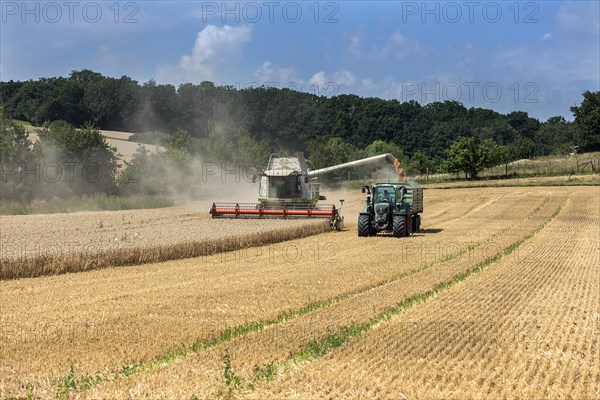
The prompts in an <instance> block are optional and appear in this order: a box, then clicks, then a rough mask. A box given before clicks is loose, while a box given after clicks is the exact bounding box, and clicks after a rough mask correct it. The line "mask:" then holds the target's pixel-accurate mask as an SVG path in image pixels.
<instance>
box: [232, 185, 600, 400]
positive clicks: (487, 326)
mask: <svg viewBox="0 0 600 400" xmlns="http://www.w3.org/2000/svg"><path fill="white" fill-rule="evenodd" d="M597 200H598V196H597V195H596V198H595V199H594V198H590V197H583V196H581V197H580V195H578V194H576V195H575V196H574V197H573V198H572V200H571V201H570V202H569V203H568V204H567V205H566V207H565V208H564V210H563V212H561V213H560V214H559V215H557V216H556V217H555V218H554V220H553V221H552V224H551V225H549V226H548V227H547V228H546V229H544V230H542V231H540V232H538V233H537V234H536V235H535V237H532V238H531V239H532V240H531V241H529V242H528V243H525V246H527V247H529V249H530V250H529V251H528V253H527V257H522V258H519V259H513V258H512V257H504V258H502V259H500V260H497V263H495V264H494V268H490V269H488V270H486V271H485V273H482V274H479V275H477V276H473V278H472V279H469V280H466V281H464V282H462V283H460V284H459V285H455V286H454V287H453V288H452V289H451V290H448V291H446V292H445V293H442V294H440V295H439V296H437V297H435V298H433V299H432V300H431V301H428V302H427V303H425V304H423V305H422V306H420V307H417V308H415V309H414V310H413V311H412V312H411V313H406V314H403V315H399V316H398V317H395V318H393V319H392V320H391V321H390V322H389V323H387V324H384V325H381V326H380V327H379V329H374V330H372V331H371V332H368V333H367V334H365V335H364V336H362V337H360V338H358V339H357V340H353V341H352V342H350V344H349V345H348V346H346V347H343V348H340V349H339V350H338V351H335V352H333V353H332V354H330V355H328V356H325V357H323V358H321V359H319V360H317V361H316V362H314V363H312V364H310V365H308V366H307V367H305V368H297V369H295V370H294V371H293V372H291V373H290V374H289V375H287V376H285V377H284V378H283V379H278V380H275V381H273V382H270V383H266V384H264V385H263V386H261V387H260V388H259V389H258V390H255V391H254V392H252V393H250V394H247V395H245V396H244V397H245V398H261V399H269V398H277V399H281V398H311V399H320V398H344V397H354V398H356V397H360V398H365V397H379V398H411V399H412V398H427V399H438V398H439V399H441V398H443V399H446V398H532V399H533V398H535V399H537V398H581V399H583V398H586V399H587V398H589V399H591V398H598V396H599V395H600V381H599V380H598V376H599V375H600V367H599V366H600V363H599V359H600V357H599V354H600V353H599V352H600V339H599V337H598V335H597V332H598V329H600V319H599V314H598V304H599V302H600V292H599V291H598V287H599V285H600V271H599V270H598V267H597V266H598V263H600V249H599V248H598V240H599V239H600V234H599V232H600V224H599V221H600V218H599V216H600V215H599V214H600V213H599V212H598V211H599V210H598V207H597V205H596V204H594V203H595V202H597ZM557 243H560V245H557ZM522 247H523V246H522Z"/></svg>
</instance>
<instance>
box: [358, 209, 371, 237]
mask: <svg viewBox="0 0 600 400" xmlns="http://www.w3.org/2000/svg"><path fill="white" fill-rule="evenodd" d="M370 233H371V218H370V217H369V216H368V215H363V214H361V215H359V216H358V236H361V237H364V236H370Z"/></svg>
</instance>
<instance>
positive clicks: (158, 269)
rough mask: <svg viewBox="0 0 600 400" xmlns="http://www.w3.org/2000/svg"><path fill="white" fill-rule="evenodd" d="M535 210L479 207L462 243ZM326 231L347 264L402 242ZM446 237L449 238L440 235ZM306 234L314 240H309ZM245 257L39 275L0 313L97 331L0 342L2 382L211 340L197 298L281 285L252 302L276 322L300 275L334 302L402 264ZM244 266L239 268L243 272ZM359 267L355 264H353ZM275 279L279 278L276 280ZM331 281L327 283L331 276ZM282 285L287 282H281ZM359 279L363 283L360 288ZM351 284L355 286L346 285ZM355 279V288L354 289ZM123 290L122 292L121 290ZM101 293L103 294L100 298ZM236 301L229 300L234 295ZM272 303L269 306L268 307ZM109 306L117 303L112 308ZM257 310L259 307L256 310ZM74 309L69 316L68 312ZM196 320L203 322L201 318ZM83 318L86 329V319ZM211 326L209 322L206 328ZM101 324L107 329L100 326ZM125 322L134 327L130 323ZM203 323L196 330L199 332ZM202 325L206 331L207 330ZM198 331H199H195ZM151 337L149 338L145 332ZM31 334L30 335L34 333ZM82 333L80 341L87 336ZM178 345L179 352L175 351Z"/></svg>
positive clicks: (59, 376)
mask: <svg viewBox="0 0 600 400" xmlns="http://www.w3.org/2000/svg"><path fill="white" fill-rule="evenodd" d="M544 196H545V193H539V194H536V195H535V198H536V199H539V202H540V203H541V202H543V199H544ZM530 197H531V196H530ZM535 207H536V206H535V205H530V204H527V203H523V202H521V203H520V204H519V205H518V206H517V207H515V206H514V205H513V204H512V203H511V201H509V200H506V201H504V200H503V202H502V204H499V205H498V206H497V207H495V208H491V209H487V210H486V211H485V212H482V215H481V218H485V219H489V220H490V221H493V224H492V225H493V226H494V228H492V227H491V226H492V225H490V227H489V230H488V231H483V230H481V231H473V232H474V233H473V234H472V235H471V236H470V240H465V246H467V245H470V244H473V243H476V242H475V241H474V240H475V239H477V238H478V237H479V236H481V237H482V238H483V239H485V238H486V237H489V232H494V230H497V231H500V230H502V229H503V228H505V227H506V226H510V225H511V224H512V223H514V220H515V219H517V220H518V219H520V218H524V217H525V216H526V215H527V214H528V213H530V212H531V211H532V209H534V208H535ZM508 210H513V213H512V215H511V216H512V219H507V218H505V217H503V215H506V214H507V211H508ZM433 222H434V221H433ZM477 224H479V219H478V218H473V220H472V221H470V220H469V219H466V220H465V222H464V223H463V224H461V225H460V227H459V228H460V229H461V230H465V229H467V230H473V229H475V228H476V225H477ZM457 227H458V226H457ZM496 227H497V228H496ZM453 229H457V228H453ZM327 235H329V234H326V236H325V237H327ZM330 236H335V238H336V241H339V243H340V247H342V248H345V249H347V250H346V252H345V253H344V254H343V255H344V260H346V259H347V260H353V259H356V258H357V255H358V254H362V253H364V251H365V250H367V249H369V251H370V250H373V251H378V252H380V253H381V254H384V255H386V254H388V253H389V252H390V251H393V250H394V249H393V247H390V244H391V243H398V240H397V239H395V238H387V237H382V238H373V239H374V240H372V241H368V242H365V241H361V242H360V244H359V246H358V247H357V244H358V243H357V238H356V236H355V234H354V232H342V233H339V234H338V233H332V234H330ZM455 236H456V232H454V231H453V230H452V229H451V228H448V229H447V230H445V233H444V232H442V233H439V234H436V235H424V236H415V237H414V238H413V240H412V242H411V243H423V244H424V245H426V244H427V243H430V245H428V246H431V244H433V243H438V242H440V240H441V241H442V242H443V241H444V240H446V241H447V240H455ZM325 237H323V238H314V239H310V238H307V239H302V240H299V241H293V242H290V244H291V245H295V243H298V245H300V244H301V245H302V246H308V247H313V246H314V244H311V243H312V242H313V241H316V242H321V243H322V242H323V240H324V238H325ZM444 237H445V238H446V239H444ZM309 240H310V243H308V242H307V241H309ZM278 251H279V250H278ZM392 255H393V253H389V257H387V256H386V259H389V260H390V262H394V259H393V258H391V256H392ZM211 259H214V256H213V257H209V258H208V260H204V261H206V264H205V265H206V266H207V267H208V264H210V263H212V262H214V261H210V260H211ZM241 261H243V259H242V260H240V259H235V258H233V259H231V261H229V260H220V264H219V261H218V260H217V265H216V267H218V268H217V269H214V270H213V269H207V268H202V269H198V266H197V265H196V264H195V263H197V262H198V261H197V260H196V261H195V260H193V259H191V260H186V261H182V262H170V263H167V264H157V265H156V266H153V265H148V266H145V267H144V268H140V269H115V270H112V271H107V270H104V271H95V272H89V273H86V274H76V275H63V276H59V277H51V278H37V279H39V281H38V280H36V281H35V282H38V284H37V285H36V286H37V288H36V289H35V291H34V292H30V293H31V294H34V295H35V296H30V295H28V296H27V297H26V298H24V300H27V301H28V302H22V303H20V304H13V303H10V302H9V303H8V304H9V305H11V308H13V309H14V310H6V312H4V315H3V316H4V317H5V318H6V319H8V321H11V320H13V321H14V320H16V317H19V318H21V319H22V320H23V321H27V322H28V323H29V324H30V325H26V326H25V327H24V329H25V330H26V331H28V332H35V329H36V328H37V326H38V325H36V323H37V324H42V323H43V321H40V317H39V316H40V315H48V316H50V315H52V316H53V317H52V320H53V321H54V322H53V324H59V321H60V319H65V321H73V320H77V319H80V320H81V321H89V324H92V325H90V328H86V329H88V330H89V329H91V328H94V329H96V330H97V332H98V334H97V335H92V337H91V338H89V339H91V340H88V341H85V342H81V341H80V340H77V339H80V338H79V336H75V339H76V340H75V341H65V340H67V339H70V338H69V337H64V336H61V335H56V336H55V337H52V339H53V342H51V343H46V342H45V341H43V339H44V337H40V338H39V339H37V340H36V341H30V340H27V341H25V342H17V343H12V342H6V344H7V346H6V348H5V350H6V352H5V354H4V360H3V362H4V363H5V365H7V366H9V365H10V366H12V368H14V369H13V372H10V371H7V372H6V373H8V375H4V376H5V378H4V379H3V380H4V381H5V382H7V384H10V385H13V384H18V382H15V381H14V380H13V378H11V376H12V377H15V376H19V377H21V381H25V382H29V383H32V384H34V385H35V387H36V388H38V391H39V390H41V389H40V387H41V386H47V385H48V383H50V382H58V381H61V380H63V378H64V377H65V376H68V373H69V365H70V363H73V365H74V367H75V372H76V373H77V374H78V376H82V375H92V376H93V375H96V374H104V375H107V376H110V375H111V374H112V373H113V372H111V371H116V370H118V369H119V368H120V367H122V366H123V365H124V364H129V363H130V362H131V360H154V359H157V358H160V357H162V356H161V354H162V355H163V356H164V355H165V350H166V349H168V348H172V349H173V348H175V347H177V346H176V344H177V343H181V342H184V343H193V341H194V339H193V338H198V340H201V339H202V338H204V339H209V338H210V337H212V336H214V335H218V334H220V332H223V328H225V327H226V325H225V324H223V323H218V322H215V323H212V322H210V321H211V320H207V319H206V318H205V317H202V315H196V314H194V313H193V311H194V310H193V309H194V308H197V307H198V305H199V304H198V301H200V300H201V304H211V303H214V302H215V301H216V299H219V300H218V301H219V302H220V303H222V304H223V306H225V305H226V304H227V303H226V302H225V301H226V299H227V298H228V297H231V296H233V295H234V293H235V295H236V296H238V297H240V296H241V298H243V299H244V304H240V302H239V300H238V301H236V303H235V304H237V305H244V308H245V309H246V310H248V311H251V310H252V309H248V306H253V304H252V303H253V300H252V298H251V296H254V295H259V294H261V293H264V292H261V290H260V289H259V288H260V287H265V288H267V287H268V288H269V289H268V290H269V291H273V289H274V288H277V291H278V292H280V293H273V294H272V297H269V298H265V297H264V296H260V297H258V298H260V303H257V304H256V306H258V307H259V308H260V310H261V311H260V314H255V315H259V316H261V315H267V316H268V315H269V314H271V315H272V317H268V318H266V319H272V318H277V316H278V315H279V314H281V313H283V312H284V311H285V310H289V309H290V306H291V307H292V309H302V308H303V307H305V306H306V305H307V301H306V300H307V297H306V295H303V293H306V291H305V289H303V288H302V286H301V285H300V286H299V285H297V284H295V283H294V285H295V287H296V288H294V287H292V286H289V284H291V283H293V282H298V283H302V281H303V280H304V281H306V285H307V287H310V288H312V292H313V293H314V294H315V295H311V296H310V297H308V299H309V300H310V298H311V297H312V299H313V300H312V302H313V303H314V302H318V301H320V300H319V299H323V300H326V299H328V298H329V299H331V298H332V297H335V296H336V295H338V294H340V293H344V292H346V291H352V290H353V288H354V289H355V288H360V287H361V286H364V285H365V283H367V284H368V282H377V281H380V280H381V279H382V278H383V279H385V277H386V276H393V275H395V274H397V273H399V272H401V269H400V268H398V267H399V266H397V265H396V266H394V267H393V268H391V267H392V266H393V264H390V263H387V262H385V263H383V264H381V265H377V266H370V265H365V264H364V263H361V262H359V263H358V264H355V263H353V262H352V261H347V262H344V261H342V262H341V264H338V263H337V262H336V264H326V265H324V264H322V263H314V262H311V263H309V264H306V263H303V264H302V268H301V269H300V270H296V269H295V268H294V267H293V266H292V267H291V268H292V269H290V266H286V265H276V264H273V265H257V263H246V264H244V263H241ZM265 261H268V260H265ZM409 261H410V262H409V263H407V265H405V266H401V267H402V268H404V269H406V270H408V269H412V268H415V266H417V265H419V264H420V263H422V262H424V260H421V259H420V258H419V257H418V255H416V257H411V259H410V260H409ZM334 265H335V268H341V267H344V268H345V269H344V270H343V272H341V270H340V274H339V276H338V274H333V275H332V274H331V270H330V268H331V267H333V266H334ZM411 265H412V266H411ZM242 266H243V268H242V269H240V268H241V267H242ZM324 266H326V267H327V269H324V268H323V267H324ZM356 266H361V267H360V268H359V269H357V268H356ZM192 267H193V268H192ZM309 267H310V268H309ZM363 267H364V268H363ZM307 268H308V269H307ZM312 269H314V273H318V275H314V273H312V272H310V271H311V270H312ZM367 271H368V272H369V274H370V275H365V272H367ZM205 272H206V273H207V272H210V273H211V274H213V273H214V274H218V276H219V280H220V281H222V283H219V284H218V285H215V283H216V282H213V281H211V280H207V278H206V276H205ZM231 273H235V275H231ZM307 273H310V275H307ZM250 274H252V275H250ZM254 275H256V277H257V278H259V277H260V283H258V281H256V282H255V281H254V278H252V279H249V278H250V277H251V276H254ZM278 276H280V277H281V279H283V280H282V281H279V278H278ZM224 277H226V278H224ZM271 278H276V280H272V279H271ZM307 278H308V279H307ZM331 278H335V280H332V281H331ZM339 278H343V279H342V280H340V281H339V283H338V282H337V280H338V279H339ZM197 279H202V284H203V285H208V286H210V287H211V291H210V292H205V291H202V290H201V289H200V288H199V287H198V285H197V284H194V282H195V281H197ZM239 279H241V280H240V281H239V282H237V281H238V280H239ZM323 279H325V282H323ZM171 280H173V281H176V282H177V285H178V287H177V289H175V291H173V289H171V284H170V283H169V282H168V281H171ZM328 280H329V281H330V282H327V281H328ZM121 281H122V284H121ZM318 281H321V282H323V283H327V285H328V286H324V285H323V284H321V285H320V286H315V284H316V283H318ZM151 282H154V283H152V288H151V290H150V287H148V288H146V287H147V286H148V284H149V283H151ZM235 282H237V283H235ZM284 282H286V283H285V284H284ZM361 282H364V283H363V284H362V285H360V283H361ZM41 283H44V286H40V285H39V284H41ZM182 283H185V286H182ZM350 283H354V284H353V285H349V284H350ZM357 283H358V284H359V285H356V284H357ZM122 285H123V286H122ZM220 285H224V286H223V287H224V288H228V289H229V290H231V289H233V288H234V287H235V290H233V291H232V292H231V293H226V292H222V289H220V288H219V286H220ZM26 286H30V285H26V281H23V282H20V281H12V283H9V282H6V283H5V284H3V291H2V292H3V294H4V295H6V296H7V297H6V298H13V296H14V295H18V294H17V293H19V291H21V290H24V289H25V288H26ZM121 286H122V287H121ZM136 286H139V290H143V292H140V293H139V295H138V294H137V292H138V289H137V288H136ZM89 287H93V288H94V291H92V292H90V291H89V289H88V288H89ZM163 287H164V290H165V292H164V294H161V292H160V291H158V290H161V291H162V290H163V289H162V288H163ZM188 287H189V289H188ZM328 287H330V288H328ZM11 288H12V289H11ZM334 288H335V289H334ZM315 289H316V290H315ZM15 290H17V291H15ZM112 292H114V294H118V293H121V297H120V298H118V299H115V300H114V301H113V300H112V297H113V294H112ZM155 292H156V294H155ZM336 292H337V293H336ZM44 293H48V295H49V296H52V298H51V301H48V300H50V298H48V300H42V299H43V298H44V297H41V296H43V295H44ZM63 293H64V294H65V296H64V297H65V298H64V299H61V297H62V296H63ZM186 293H190V295H192V293H195V294H193V295H192V296H195V297H196V298H197V297H198V293H203V295H204V294H210V295H211V298H206V299H202V298H198V299H195V298H194V297H191V298H188V296H189V295H187V294H186ZM309 293H310V292H309ZM328 293H330V295H329V296H327V294H328ZM123 294H125V295H124V296H123ZM173 294H177V296H173ZM66 295H68V296H66ZM290 295H294V296H295V297H296V300H294V301H292V299H293V298H292V297H290ZM165 296H166V297H165ZM288 297H289V299H288ZM103 298H104V299H106V300H102V301H101V299H103ZM171 298H172V300H171ZM258 298H257V299H258ZM153 299H155V300H154V301H159V302H160V303H159V304H160V305H161V309H164V311H162V312H161V313H160V314H158V315H161V317H160V319H157V318H156V317H152V316H151V315H149V316H148V317H145V316H144V317H141V316H138V315H139V313H140V312H141V313H144V314H147V313H148V311H146V310H148V309H151V310H152V311H151V312H153V313H155V311H154V308H155V306H153V305H152V300H153ZM107 300H110V303H106V301H107ZM232 300H235V299H234V298H233V297H232ZM265 300H268V301H265ZM302 300H303V301H302ZM272 301H274V302H275V303H271V302H272ZM54 303H56V305H54ZM71 303H72V304H71ZM113 303H114V306H113V305H112V304H113ZM170 303H173V305H170ZM232 304H234V303H232ZM271 304H272V305H271ZM295 304H298V306H295ZM14 306H19V307H14ZM40 306H41V308H40ZM256 306H255V307H256ZM238 307H239V306H238ZM295 307H297V308H295ZM71 308H72V309H73V310H72V311H71V310H70V309H71ZM88 308H89V309H90V311H89V312H88V311H87V310H88ZM54 309H57V310H59V309H60V313H61V314H60V315H59V314H56V312H54V311H53V310H54ZM112 310H115V311H114V313H116V314H115V316H114V317H111V315H112V313H113V311H112ZM257 310H259V309H258V308H257ZM233 311H235V310H234V309H230V310H229V311H228V314H227V315H228V317H229V320H230V321H233V324H231V325H229V326H235V325H241V326H243V325H251V323H250V322H243V321H257V319H256V318H255V317H254V318H248V317H245V318H243V319H241V321H242V323H240V322H238V323H236V322H235V321H236V319H234V318H232V317H233V316H234V314H233V313H232V312H233ZM269 311H270V312H269ZM267 312H269V313H267ZM71 313H73V315H72V316H71ZM158 315H157V317H158ZM250 315H251V314H248V316H250ZM252 315H254V314H252ZM100 316H101V317H102V321H98V319H97V318H98V317H100ZM198 317H202V318H201V319H198ZM117 318H118V319H117ZM211 318H213V317H211ZM263 318H264V317H263ZM259 319H260V318H259ZM123 320H126V321H127V326H123V322H121V321H123ZM203 321H207V322H203ZM237 321H240V318H237ZM85 323H86V326H87V324H88V322H85ZM207 323H208V324H209V325H207ZM198 324H200V325H198ZM53 326H54V325H53ZM105 326H106V328H104V327H105ZM128 326H131V328H135V329H131V328H128ZM173 326H177V327H178V328H177V330H173V329H172V327H173ZM76 327H78V325H76ZM199 327H200V328H201V329H202V330H198V328H199ZM207 327H208V328H210V329H207ZM125 328H127V330H126V331H123V330H122V329H125ZM242 329H245V328H242ZM87 332H88V331H84V332H82V333H83V334H87ZM155 332H159V334H158V335H157V334H156V333H155ZM194 332H195V333H194ZM211 332H212V333H211ZM75 333H79V331H76V332H75ZM200 333H202V334H203V335H200ZM150 334H151V335H152V336H151V337H150V336H148V335H150ZM165 334H167V335H165ZM175 334H176V335H179V337H180V338H181V339H177V337H176V336H173V335H175ZM204 334H205V335H204ZM169 335H171V336H169ZM187 338H189V339H187ZM27 339H29V338H27ZM32 339H36V338H35V337H34V338H32ZM83 339H86V338H85V337H84V338H83ZM32 345H33V347H32ZM40 346H43V347H40ZM151 346H154V347H151ZM154 349H156V350H154ZM142 350H143V352H142ZM176 350H177V349H175V350H174V351H176ZM167 357H168V355H167ZM33 359H35V360H39V361H38V362H40V363H42V362H43V363H42V364H39V367H38V366H37V364H33V365H32V364H31V363H30V362H26V363H24V362H25V360H33ZM21 360H23V361H21ZM119 360H122V361H119ZM20 364H23V365H22V367H20ZM21 368H22V369H21ZM17 371H22V372H17ZM37 371H39V372H37ZM44 377H45V378H44ZM40 382H42V383H40ZM44 382H47V383H44ZM7 387H8V386H7ZM11 387H12V389H11V390H9V391H8V393H23V388H22V387H21V386H20V387H21V389H18V388H15V387H14V386H11ZM47 389H48V390H55V389H56V386H55V385H54V384H52V385H51V387H47ZM46 393H48V392H46Z"/></svg>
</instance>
